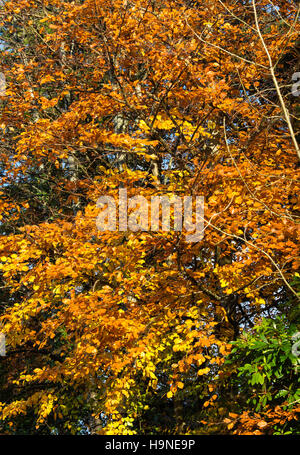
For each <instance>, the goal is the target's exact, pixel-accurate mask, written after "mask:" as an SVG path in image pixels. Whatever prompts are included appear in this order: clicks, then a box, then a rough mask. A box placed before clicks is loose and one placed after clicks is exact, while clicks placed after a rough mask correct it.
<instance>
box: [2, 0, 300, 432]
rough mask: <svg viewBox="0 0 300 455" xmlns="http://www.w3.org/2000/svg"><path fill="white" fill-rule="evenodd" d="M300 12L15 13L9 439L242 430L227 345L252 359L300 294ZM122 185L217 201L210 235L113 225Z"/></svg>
mask: <svg viewBox="0 0 300 455" xmlns="http://www.w3.org/2000/svg"><path fill="white" fill-rule="evenodd" d="M298 14H299V10H298V9H297V4H296V2H292V1H286V0H284V1H283V0H282V1H281V0H277V1H276V5H275V6H272V5H271V4H269V2H266V1H261V2H260V3H259V4H255V2H252V3H250V2H238V4H236V3H232V2H231V1H224V2H223V1H220V0H213V1H209V2H202V3H201V5H200V4H198V2H189V1H184V0H178V1H177V0H174V1H173V0H171V1H168V2H163V1H160V0H154V1H149V0H137V1H134V2H131V1H128V0H116V1H114V2H109V1H107V0H96V1H95V0H93V1H90V0H85V1H84V2H82V1H79V0H76V1H72V2H69V1H62V0H55V1H51V2H50V1H47V0H46V1H45V0H44V1H34V2H33V1H31V0H11V1H10V2H6V3H5V5H4V6H3V8H2V11H1V19H0V27H1V40H2V42H3V43H4V44H3V48H2V49H1V61H2V71H3V72H4V73H5V76H6V80H7V89H6V93H5V95H4V96H1V114H0V115H1V122H0V125H1V128H2V133H1V143H0V163H1V195H0V197H1V199H0V201H1V208H2V211H1V217H2V218H1V224H0V226H1V243H0V258H1V265H0V272H1V324H2V330H3V331H4V333H5V334H6V338H7V344H8V346H7V356H6V357H4V358H1V360H0V369H1V377H2V390H1V396H0V401H1V414H0V422H1V424H0V427H1V432H4V433H9V434H19V433H44V434H48V433H50V434H60V433H100V434H101V433H105V434H134V433H155V432H156V433H169V434H170V433H178V432H179V433H181V432H183V433H189V432H193V433H203V432H204V433H205V432H206V433H207V432H214V431H215V432H217V431H225V432H227V431H228V432H230V431H231V430H232V428H233V426H232V427H231V428H228V426H229V425H230V424H229V423H228V422H227V425H226V422H225V424H223V423H222V425H223V426H222V430H220V428H219V426H218V425H217V424H216V418H219V416H220V409H222V402H223V408H225V413H223V414H224V415H223V414H222V412H221V415H222V416H223V417H224V419H226V418H227V419H228V418H229V417H228V416H227V417H226V409H227V408H228V406H230V405H229V404H228V402H227V404H226V403H225V405H224V402H226V397H228V393H229V391H230V388H231V387H243V388H244V389H245V390H244V394H245V396H247V397H248V394H249V391H248V387H249V384H248V382H247V379H245V380H244V382H243V381H240V380H237V379H236V377H235V376H234V374H233V375H232V376H230V377H231V378H232V379H229V380H228V381H227V383H226V382H224V384H225V385H224V384H223V385H222V386H220V383H219V378H220V375H221V377H222V372H228V362H227V361H228V359H233V360H232V361H233V364H234V365H236V367H235V368H243V365H242V364H240V357H239V355H238V354H237V355H233V357H230V356H229V353H230V351H231V346H232V345H231V342H232V341H235V342H237V343H239V344H237V345H236V346H239V349H241V350H243V349H244V350H246V349H247V347H246V345H245V342H244V338H243V337H244V335H241V334H242V332H243V331H245V332H246V333H247V334H248V333H249V337H250V338H251V336H254V335H250V334H251V333H252V330H253V327H254V326H256V324H257V321H260V320H264V318H266V319H267V321H268V322H267V323H266V324H267V325H266V326H264V325H262V326H259V327H263V329H262V331H264V330H265V327H272V322H271V321H272V320H275V319H276V317H277V316H278V315H281V316H282V317H290V315H291V314H294V313H295V311H297V305H298V302H299V295H298V294H297V289H296V285H295V284H294V282H293V279H294V277H295V272H296V270H297V269H298V267H299V258H298V257H297V240H298V239H299V231H298V220H299V197H298V194H299V188H298V183H297V178H296V177H297V175H296V174H297V169H298V162H299V158H298V155H297V154H298V152H299V149H298V144H297V137H296V135H295V131H294V128H295V124H296V123H295V122H296V121H297V119H296V118H295V116H296V114H295V110H294V108H293V103H294V102H295V100H294V98H292V95H291V94H290V92H288V91H286V89H285V88H284V87H282V86H286V85H288V84H290V83H291V81H290V80H288V81H287V80H285V74H289V69H288V68H287V69H286V66H285V65H287V63H286V60H285V58H286V59H287V56H288V55H291V54H294V53H295V52H296V51H297V46H298V44H297V36H298V35H297V34H298V32H299V23H298V22H297V17H298ZM279 62H280V64H281V65H283V66H282V68H285V70H284V72H282V73H281V69H280V66H279ZM276 63H278V65H276ZM288 109H290V112H289V111H288ZM120 188H123V189H126V190H127V193H128V197H131V196H135V195H139V196H144V197H145V198H146V199H147V201H149V202H150V201H151V197H153V196H161V195H166V194H167V195H173V196H180V197H181V196H183V195H185V196H195V195H200V196H203V197H204V200H205V226H204V227H205V235H204V237H203V239H201V240H200V241H198V242H187V241H186V237H185V234H186V231H185V230H183V231H182V232H181V231H175V230H170V231H164V230H162V229H158V230H157V231H155V232H153V231H151V230H144V231H137V232H133V231H131V230H129V229H127V230H125V231H124V230H123V231H122V230H115V231H104V232H103V231H99V230H98V229H97V224H96V218H97V216H98V215H99V206H98V205H97V201H98V200H99V197H101V196H107V195H109V196H111V197H115V198H117V197H118V194H119V189H120ZM282 331H283V332H284V331H285V329H283V328H282ZM284 333H285V332H284ZM286 333H288V332H286ZM289 335H290V334H289ZM247 336H248V335H247ZM251 355H253V364H254V365H255V364H256V363H257V361H258V359H259V358H260V355H261V350H260V348H258V349H257V350H256V351H251ZM228 356H229V357H228ZM226 362H227V363H226ZM241 371H244V370H241ZM230 381H232V382H230ZM238 381H240V382H238ZM239 384H241V385H239ZM219 387H221V388H222V387H223V389H222V390H223V392H222V394H221V395H220V394H219V392H218V390H219ZM224 387H225V389H224ZM270 393H272V392H270ZM293 393H296V392H294V389H293ZM293 396H295V395H293ZM251 409H252V408H251ZM248 411H249V406H248V404H247V402H246V401H244V402H243V404H242V405H241V407H240V408H239V410H238V412H239V413H240V414H241V415H243V412H245V413H247V412H248ZM272 412H273V411H272ZM274 412H277V411H276V408H275V411H274ZM293 412H294V411H293ZM295 412H296V411H295ZM245 415H246V414H244V416H245ZM223 417H222V419H223ZM251 418H252V417H251ZM246 420H247V419H246V418H245V419H244V422H246ZM242 421H243V420H242ZM203 422H204V423H203ZM222 422H223V421H222ZM230 423H231V421H230ZM247 425H248V423H247V422H246V423H245V427H246V426H247ZM251 428H252V427H251ZM268 428H269V427H268ZM241 431H242V430H241ZM253 431H256V427H255V425H254V426H253ZM262 431H263V429H262ZM266 431H269V429H268V430H267V429H266Z"/></svg>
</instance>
